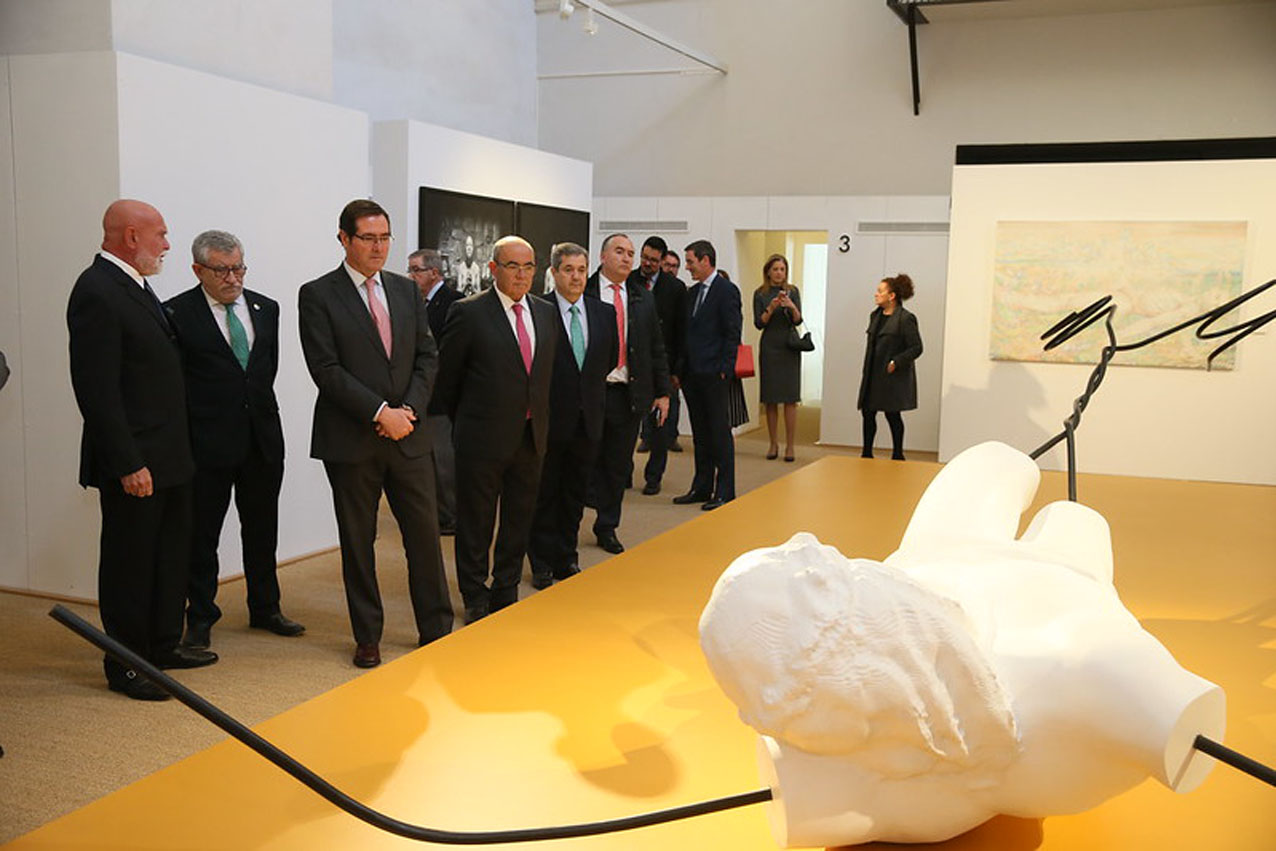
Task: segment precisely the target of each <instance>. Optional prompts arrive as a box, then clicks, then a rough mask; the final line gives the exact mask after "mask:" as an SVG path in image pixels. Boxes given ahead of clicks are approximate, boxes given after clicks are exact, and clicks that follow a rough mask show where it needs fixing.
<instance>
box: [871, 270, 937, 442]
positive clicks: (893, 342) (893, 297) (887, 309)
mask: <svg viewBox="0 0 1276 851" xmlns="http://www.w3.org/2000/svg"><path fill="white" fill-rule="evenodd" d="M912 297H913V279H912V278H910V277H908V276H907V275H905V274H902V273H901V274H899V275H896V276H895V277H893V278H884V279H883V280H882V282H881V283H880V284H878V285H877V292H876V293H874V295H873V301H874V302H875V303H876V304H877V309H876V310H874V311H873V312H872V314H871V315H870V316H869V317H868V346H867V348H865V350H864V377H863V379H862V380H861V381H860V396H859V402H858V403H857V404H856V407H858V408H859V409H860V411H862V412H863V414H864V449H863V451H862V452H861V453H860V454H861V455H862V456H863V457H865V458H872V457H873V439H874V438H876V437H877V412H878V411H882V412H883V413H885V414H886V423H887V425H889V426H890V429H891V444H892V446H893V449H892V451H891V458H893V459H895V460H896V461H903V460H904V418H903V417H901V416H900V411H911V410H913V409H914V408H916V407H917V373H916V371H915V370H914V369H913V361H915V360H917V358H919V357H920V356H921V353H922V336H921V334H920V333H919V332H918V330H917V317H916V316H914V315H913V314H911V313H909V312H908V311H907V310H905V309H904V305H903V302H905V301H907V300H908V299H910V298H912Z"/></svg>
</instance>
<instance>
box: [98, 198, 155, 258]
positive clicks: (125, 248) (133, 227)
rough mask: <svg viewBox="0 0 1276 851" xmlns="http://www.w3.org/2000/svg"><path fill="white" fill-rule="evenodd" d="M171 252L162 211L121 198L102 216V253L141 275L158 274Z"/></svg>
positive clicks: (142, 202)
mask: <svg viewBox="0 0 1276 851" xmlns="http://www.w3.org/2000/svg"><path fill="white" fill-rule="evenodd" d="M168 248H169V245H168V225H166V224H165V223H164V217H163V216H161V215H160V211H159V210H157V209H155V208H154V207H152V206H151V205H150V204H147V203H146V202H145V201H134V200H132V199H129V198H121V199H120V200H118V201H114V202H112V204H111V206H109V207H107V208H106V212H105V213H104V214H103V215H102V249H103V250H105V251H109V252H111V253H112V254H114V255H115V256H116V257H118V258H120V259H121V260H123V261H124V262H125V263H128V264H129V265H130V266H132V267H133V268H134V269H136V270H137V272H138V274H140V275H156V274H158V273H159V271H160V269H161V268H163V266H164V254H165V252H167V251H168Z"/></svg>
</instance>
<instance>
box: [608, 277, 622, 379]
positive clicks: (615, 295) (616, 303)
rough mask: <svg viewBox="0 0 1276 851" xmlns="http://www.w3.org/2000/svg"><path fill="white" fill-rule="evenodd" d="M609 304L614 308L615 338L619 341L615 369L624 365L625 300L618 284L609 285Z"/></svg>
mask: <svg viewBox="0 0 1276 851" xmlns="http://www.w3.org/2000/svg"><path fill="white" fill-rule="evenodd" d="M611 304H612V307H614V308H616V336H617V338H618V339H619V340H620V357H619V358H617V360H616V369H620V368H621V367H622V366H624V365H625V300H624V299H623V298H621V297H620V284H612V285H611Z"/></svg>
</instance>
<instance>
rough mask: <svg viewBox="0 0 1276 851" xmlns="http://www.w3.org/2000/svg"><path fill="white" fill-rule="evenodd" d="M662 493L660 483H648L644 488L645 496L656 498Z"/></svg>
mask: <svg viewBox="0 0 1276 851" xmlns="http://www.w3.org/2000/svg"><path fill="white" fill-rule="evenodd" d="M658 493H660V482H647V484H645V485H643V486H642V495H643V496H655V495H656V494H658Z"/></svg>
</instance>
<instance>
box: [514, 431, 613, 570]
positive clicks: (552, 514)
mask: <svg viewBox="0 0 1276 851" xmlns="http://www.w3.org/2000/svg"><path fill="white" fill-rule="evenodd" d="M597 459H598V443H597V442H595V441H592V440H590V439H589V435H588V434H586V433H585V420H584V418H583V417H581V418H580V419H578V420H577V423H576V431H575V433H574V434H573V435H572V437H571V439H570V440H565V441H563V440H553V439H551V440H550V442H549V446H548V448H547V449H546V451H545V462H544V464H542V465H541V482H540V488H539V493H538V494H537V497H536V514H535V516H534V517H533V519H532V534H531V540H530V541H529V543H528V548H527V560H528V561H530V562H531V563H532V573H533V574H537V575H540V576H553V577H555V578H557V579H562V578H563V577H564V576H565V575H566V570H567V568H568V567H569V566H570V565H574V564H577V563H578V562H579V560H580V559H579V555H578V553H577V552H576V542H577V539H578V537H579V535H580V520H581V517H582V516H583V515H584V513H585V489H586V488H587V487H588V484H589V473H590V470H591V469H592V468H593V466H594V464H595V462H596V461H597Z"/></svg>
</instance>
